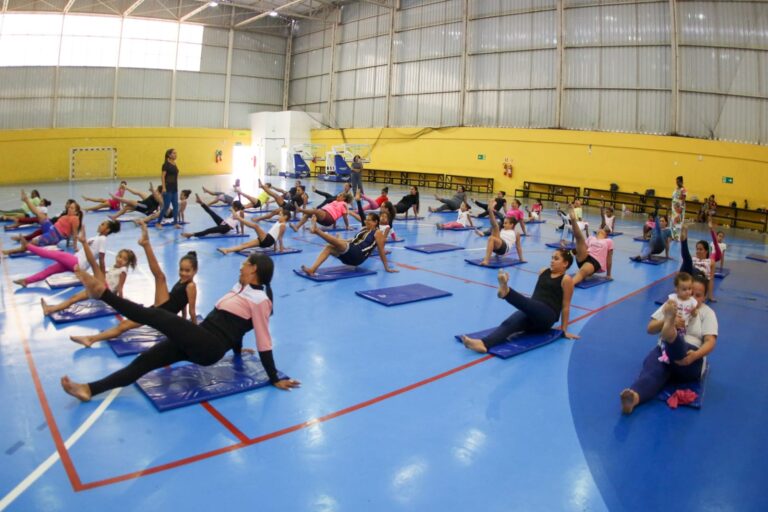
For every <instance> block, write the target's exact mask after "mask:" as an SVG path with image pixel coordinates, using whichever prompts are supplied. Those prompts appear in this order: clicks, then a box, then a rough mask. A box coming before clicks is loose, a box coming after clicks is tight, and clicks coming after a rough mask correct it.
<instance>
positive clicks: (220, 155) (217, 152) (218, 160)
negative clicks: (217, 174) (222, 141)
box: [215, 149, 224, 164]
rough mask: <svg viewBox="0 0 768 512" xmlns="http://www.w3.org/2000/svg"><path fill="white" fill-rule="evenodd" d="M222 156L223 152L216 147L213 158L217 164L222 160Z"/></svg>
mask: <svg viewBox="0 0 768 512" xmlns="http://www.w3.org/2000/svg"><path fill="white" fill-rule="evenodd" d="M223 156H224V153H223V152H222V151H221V150H220V149H217V150H216V153H215V160H216V163H217V164H218V163H221V161H222V159H223V158H222V157H223Z"/></svg>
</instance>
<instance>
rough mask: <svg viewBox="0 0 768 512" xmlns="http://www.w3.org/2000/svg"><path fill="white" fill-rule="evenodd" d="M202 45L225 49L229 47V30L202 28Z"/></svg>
mask: <svg viewBox="0 0 768 512" xmlns="http://www.w3.org/2000/svg"><path fill="white" fill-rule="evenodd" d="M203 45H206V46H223V47H224V48H226V47H227V46H229V30H226V29H223V28H213V27H205V28H203Z"/></svg>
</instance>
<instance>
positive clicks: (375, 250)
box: [370, 249, 392, 258]
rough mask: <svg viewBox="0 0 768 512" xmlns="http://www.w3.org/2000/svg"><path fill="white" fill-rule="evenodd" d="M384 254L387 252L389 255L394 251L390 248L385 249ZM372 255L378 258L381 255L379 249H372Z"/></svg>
mask: <svg viewBox="0 0 768 512" xmlns="http://www.w3.org/2000/svg"><path fill="white" fill-rule="evenodd" d="M384 254H387V255H389V254H392V251H390V250H389V249H385V250H384ZM370 257H371V258H378V257H379V250H378V249H374V250H372V251H371V255H370Z"/></svg>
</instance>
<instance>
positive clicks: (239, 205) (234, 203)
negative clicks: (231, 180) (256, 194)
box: [232, 199, 245, 212]
mask: <svg viewBox="0 0 768 512" xmlns="http://www.w3.org/2000/svg"><path fill="white" fill-rule="evenodd" d="M232 208H234V209H235V211H236V212H241V211H243V210H245V207H244V206H243V203H241V202H240V201H238V200H237V199H235V200H234V201H232Z"/></svg>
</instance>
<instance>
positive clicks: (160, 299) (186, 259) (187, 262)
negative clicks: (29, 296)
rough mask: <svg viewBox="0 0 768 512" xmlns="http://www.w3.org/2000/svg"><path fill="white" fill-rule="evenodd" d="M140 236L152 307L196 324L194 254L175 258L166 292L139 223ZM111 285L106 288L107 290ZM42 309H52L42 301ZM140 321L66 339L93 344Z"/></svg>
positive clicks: (147, 238) (155, 259) (44, 310)
mask: <svg viewBox="0 0 768 512" xmlns="http://www.w3.org/2000/svg"><path fill="white" fill-rule="evenodd" d="M140 227H141V237H140V238H139V245H140V246H141V247H142V248H144V254H145V255H146V256H147V263H148V264H149V270H150V272H152V277H153V278H154V280H155V299H154V302H153V303H152V307H154V308H158V309H164V310H166V311H170V312H171V313H173V314H174V315H177V314H179V313H181V316H182V318H189V319H190V320H191V321H192V323H195V324H196V323H197V285H196V283H195V281H194V279H195V274H197V253H196V252H195V251H189V252H188V253H187V254H185V255H184V256H182V257H181V259H180V260H179V280H178V281H176V284H174V285H173V287H172V288H171V290H170V291H168V280H167V279H166V277H165V273H164V272H163V269H161V268H160V264H159V263H158V262H157V258H156V257H155V251H154V250H153V249H152V243H151V242H150V240H149V231H148V230H147V226H145V225H144V224H142V225H141V226H140ZM111 289H112V288H110V290H111ZM43 312H44V313H45V314H46V315H49V314H50V313H52V312H53V311H50V312H47V311H46V305H45V304H43ZM140 326H141V324H139V323H136V322H134V321H132V320H123V321H122V322H120V323H119V324H117V325H116V326H114V327H111V328H109V329H107V330H106V331H102V332H100V333H98V334H94V335H91V336H70V337H69V339H70V340H72V341H74V342H75V343H79V344H80V345H83V346H86V347H90V346H91V345H93V344H94V343H97V342H99V341H104V340H111V339H113V338H117V337H118V336H120V335H121V334H123V333H124V332H126V331H129V330H131V329H134V328H136V327H140Z"/></svg>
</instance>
